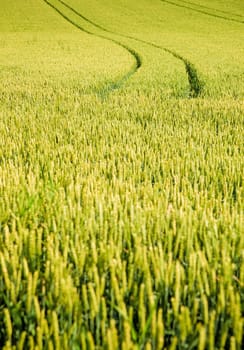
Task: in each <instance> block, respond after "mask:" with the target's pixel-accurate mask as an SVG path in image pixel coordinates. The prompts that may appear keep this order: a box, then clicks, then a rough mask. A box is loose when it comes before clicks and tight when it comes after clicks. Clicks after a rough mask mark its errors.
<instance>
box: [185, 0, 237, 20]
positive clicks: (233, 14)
mask: <svg viewBox="0 0 244 350" xmlns="http://www.w3.org/2000/svg"><path fill="white" fill-rule="evenodd" d="M179 1H180V2H184V3H185V4H187V5H193V6H196V7H202V8H205V9H207V10H210V11H212V10H214V11H216V12H221V13H224V14H226V15H230V16H236V17H240V18H244V16H243V15H239V14H237V13H233V12H228V11H223V10H219V9H216V8H213V7H208V6H205V5H200V4H196V3H194V2H190V1H185V0H179Z"/></svg>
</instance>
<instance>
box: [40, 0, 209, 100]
mask: <svg viewBox="0 0 244 350" xmlns="http://www.w3.org/2000/svg"><path fill="white" fill-rule="evenodd" d="M44 1H45V0H44ZM57 1H58V2H60V3H61V4H62V5H64V6H65V7H66V8H68V9H69V10H70V11H72V12H73V13H75V14H76V15H77V16H79V17H80V18H82V19H83V20H84V21H86V22H87V23H89V24H91V25H93V26H94V27H96V28H98V29H100V30H102V31H104V32H106V33H109V34H113V35H119V36H121V37H124V38H127V39H131V40H134V41H137V42H140V43H143V44H146V45H149V46H152V47H154V48H157V49H160V50H163V51H165V52H167V53H169V54H170V55H172V56H174V57H175V58H176V59H179V60H180V61H181V62H182V63H183V64H184V65H185V70H186V73H187V77H188V82H189V86H190V96H189V97H198V96H199V95H200V94H201V93H202V91H203V85H204V84H203V82H202V81H201V80H200V78H199V77H198V72H197V70H196V68H195V66H194V65H193V64H192V63H191V62H190V61H189V60H188V59H186V58H184V57H183V56H181V55H180V54H178V53H177V52H175V51H173V50H170V49H168V48H166V47H162V46H160V45H157V44H154V43H152V42H149V41H146V40H142V39H138V38H135V37H133V36H130V35H124V34H121V33H115V32H113V31H110V30H108V29H107V28H105V27H103V26H100V25H99V24H97V23H95V22H93V21H92V20H90V19H89V18H87V17H85V16H84V15H82V14H81V13H79V12H78V11H77V10H76V9H74V8H73V7H72V6H70V5H69V4H67V3H66V2H64V1H63V0H57ZM111 40H113V39H111Z"/></svg>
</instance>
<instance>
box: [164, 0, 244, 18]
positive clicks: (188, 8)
mask: <svg viewBox="0 0 244 350" xmlns="http://www.w3.org/2000/svg"><path fill="white" fill-rule="evenodd" d="M160 1H161V2H165V3H167V4H170V5H173V6H177V7H181V8H185V9H187V10H191V11H195V12H198V13H201V14H204V15H207V16H211V17H215V18H218V19H223V20H225V21H230V22H237V23H242V24H243V23H244V21H241V20H238V19H234V18H228V17H225V16H221V15H217V14H216V15H215V14H213V13H210V12H207V11H204V10H200V9H199V10H197V9H195V8H194V7H191V6H187V5H183V4H178V3H176V2H173V1H169V0H160ZM179 1H180V0H179Z"/></svg>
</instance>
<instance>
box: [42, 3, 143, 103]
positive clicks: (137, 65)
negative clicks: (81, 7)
mask: <svg viewBox="0 0 244 350" xmlns="http://www.w3.org/2000/svg"><path fill="white" fill-rule="evenodd" d="M43 1H44V2H45V3H46V4H47V5H48V6H49V7H51V8H52V9H53V10H54V11H55V12H57V13H58V14H59V15H60V16H61V17H63V18H64V19H65V20H66V21H67V22H69V23H70V24H72V25H73V26H74V27H76V28H77V29H79V30H81V31H82V32H84V33H86V34H89V35H92V36H95V37H98V38H101V39H104V40H108V41H110V42H113V43H115V44H116V45H119V46H120V47H122V48H123V49H125V50H126V51H127V52H129V53H130V55H131V56H133V58H134V60H135V64H134V65H133V66H132V67H131V68H130V70H129V71H128V72H127V73H126V74H125V75H123V76H122V77H121V78H120V79H119V80H116V81H114V82H112V83H109V84H108V85H106V86H105V87H104V88H103V89H102V91H101V92H100V95H101V96H102V97H104V96H106V95H107V94H109V93H110V92H112V91H114V90H117V89H119V88H121V87H122V85H123V84H124V83H125V82H126V81H127V80H128V79H129V78H130V77H131V76H132V75H134V74H135V73H136V72H137V71H138V70H139V68H140V67H141V66H142V59H141V57H140V55H139V53H138V52H136V51H135V50H134V49H132V48H130V47H129V46H127V45H124V44H122V43H121V42H119V41H117V40H115V39H111V38H107V37H106V36H104V35H102V34H101V35H100V34H95V33H93V32H91V31H89V30H87V29H85V28H83V27H82V26H80V25H79V24H77V23H75V22H74V21H72V20H71V19H70V18H69V17H67V16H66V15H65V14H64V13H63V12H62V11H60V10H59V9H58V8H57V7H56V6H54V5H53V4H52V3H50V2H49V1H48V0H43ZM58 1H59V0H58ZM60 3H62V4H63V5H64V6H66V4H65V3H63V2H62V1H60ZM66 7H67V8H68V6H66ZM73 12H74V11H73Z"/></svg>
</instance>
